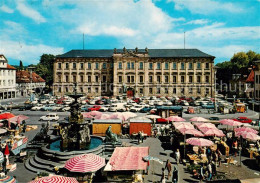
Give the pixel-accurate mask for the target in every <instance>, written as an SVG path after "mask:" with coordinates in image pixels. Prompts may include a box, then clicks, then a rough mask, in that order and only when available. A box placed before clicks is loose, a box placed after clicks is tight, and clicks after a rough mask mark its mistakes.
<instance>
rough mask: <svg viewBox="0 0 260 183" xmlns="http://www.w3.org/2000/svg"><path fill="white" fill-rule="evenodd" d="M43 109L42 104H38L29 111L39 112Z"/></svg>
mask: <svg viewBox="0 0 260 183" xmlns="http://www.w3.org/2000/svg"><path fill="white" fill-rule="evenodd" d="M43 107H44V105H43V104H38V105H36V106H34V107H32V108H31V111H39V110H41V109H42V108H43Z"/></svg>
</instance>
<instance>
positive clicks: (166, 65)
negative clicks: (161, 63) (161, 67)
mask: <svg viewBox="0 0 260 183" xmlns="http://www.w3.org/2000/svg"><path fill="white" fill-rule="evenodd" d="M165 69H167V70H168V69H169V62H165Z"/></svg>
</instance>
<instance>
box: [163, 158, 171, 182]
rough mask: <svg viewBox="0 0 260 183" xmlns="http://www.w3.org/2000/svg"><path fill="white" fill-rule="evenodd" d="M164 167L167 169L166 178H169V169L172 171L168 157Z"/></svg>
mask: <svg viewBox="0 0 260 183" xmlns="http://www.w3.org/2000/svg"><path fill="white" fill-rule="evenodd" d="M165 168H166V169H167V171H168V176H167V179H168V180H169V179H170V177H171V171H172V164H171V162H170V160H169V159H168V160H167V162H166V165H165Z"/></svg>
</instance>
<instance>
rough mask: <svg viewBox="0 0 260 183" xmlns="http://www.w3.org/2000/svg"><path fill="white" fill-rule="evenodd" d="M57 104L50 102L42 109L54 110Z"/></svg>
mask: <svg viewBox="0 0 260 183" xmlns="http://www.w3.org/2000/svg"><path fill="white" fill-rule="evenodd" d="M54 106H55V104H49V105H46V106H44V107H42V108H41V110H42V111H52V109H53V107H54Z"/></svg>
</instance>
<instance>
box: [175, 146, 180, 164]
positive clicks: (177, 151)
mask: <svg viewBox="0 0 260 183" xmlns="http://www.w3.org/2000/svg"><path fill="white" fill-rule="evenodd" d="M175 158H176V163H177V164H179V163H181V154H180V150H179V149H177V150H176V152H175Z"/></svg>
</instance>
